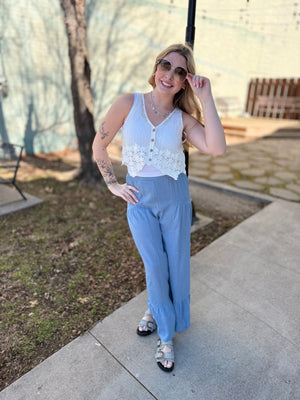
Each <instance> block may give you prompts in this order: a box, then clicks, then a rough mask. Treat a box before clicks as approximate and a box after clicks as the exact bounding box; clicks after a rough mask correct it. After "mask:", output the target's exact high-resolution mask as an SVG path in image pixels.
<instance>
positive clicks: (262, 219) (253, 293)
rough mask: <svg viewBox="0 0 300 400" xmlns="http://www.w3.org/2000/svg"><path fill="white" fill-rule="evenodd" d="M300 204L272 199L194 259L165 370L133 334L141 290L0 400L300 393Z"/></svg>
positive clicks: (238, 398)
mask: <svg viewBox="0 0 300 400" xmlns="http://www.w3.org/2000/svg"><path fill="white" fill-rule="evenodd" d="M299 243H300V204H297V203H293V202H288V201H284V200H276V201H275V202H274V203H271V204H269V205H267V206H266V207H265V208H264V209H262V210H261V211H259V212H258V213H256V214H255V215H253V216H252V217H250V218H248V219H247V220H245V221H244V222H242V223H241V224H239V225H238V226H237V227H235V228H234V229H232V230H231V231H230V232H227V233H226V234H225V235H223V236H221V237H220V238H219V239H217V240H216V241H214V242H213V243H212V244H211V245H209V246H208V247H206V248H205V249H204V250H202V251H201V252H199V253H198V254H197V255H196V256H194V257H192V260H191V261H192V268H191V276H192V279H191V282H192V287H191V294H192V296H191V317H192V326H191V328H190V329H188V330H187V331H185V332H182V333H180V334H177V336H176V338H175V351H176V365H175V368H174V371H173V372H172V373H171V374H166V373H164V372H162V371H161V370H160V369H159V368H158V367H157V366H156V364H155V360H154V353H155V346H156V339H157V336H156V334H154V335H152V336H150V337H147V338H141V337H138V336H137V335H136V333H135V329H136V325H137V323H138V319H139V316H141V315H142V314H143V312H144V309H145V307H146V292H143V293H141V294H140V295H139V296H137V297H136V298H134V299H133V300H131V301H130V302H128V303H127V304H126V305H125V306H124V307H121V308H120V309H118V310H117V311H116V312H114V313H113V314H111V315H110V316H109V317H107V318H105V319H104V320H103V321H102V322H99V323H98V324H97V325H96V326H95V327H94V328H92V329H91V330H90V331H89V332H87V333H86V334H85V335H83V336H81V337H79V338H77V339H76V340H74V341H72V342H71V343H70V344H68V345H67V346H65V347H64V348H63V349H61V350H60V351H58V352H57V353H55V354H54V355H53V356H51V357H50V358H48V359H47V360H45V361H44V362H43V363H41V364H40V365H39V366H38V367H36V368H34V369H33V370H32V371H30V372H29V373H27V374H26V375H24V376H23V377H22V378H20V379H19V380H17V381H16V382H15V383H13V384H12V385H10V386H9V387H8V388H6V389H5V390H4V391H2V392H1V393H0V400H37V399H43V400H119V399H122V400H132V399H135V400H145V399H149V400H150V399H161V400H163V399H164V400H171V399H172V400H174V399H178V400H179V399H184V400H190V399H191V400H192V399H197V400H298V399H300V380H299V376H300V351H299V349H300V314H299V296H300V264H299Z"/></svg>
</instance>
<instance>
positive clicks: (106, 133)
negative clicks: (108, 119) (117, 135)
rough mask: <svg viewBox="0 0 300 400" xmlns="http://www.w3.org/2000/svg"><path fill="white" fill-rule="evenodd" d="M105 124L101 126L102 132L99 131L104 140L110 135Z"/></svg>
mask: <svg viewBox="0 0 300 400" xmlns="http://www.w3.org/2000/svg"><path fill="white" fill-rule="evenodd" d="M104 124H105V121H103V122H102V124H101V126H100V130H99V132H100V135H101V139H102V140H103V139H105V138H106V137H107V136H108V135H109V132H108V131H106V132H105V129H104Z"/></svg>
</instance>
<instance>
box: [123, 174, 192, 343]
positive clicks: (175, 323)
mask: <svg viewBox="0 0 300 400" xmlns="http://www.w3.org/2000/svg"><path fill="white" fill-rule="evenodd" d="M126 181H127V184H128V185H132V186H134V187H136V188H137V189H138V190H139V193H137V197H138V199H139V201H138V203H136V204H135V205H133V204H128V208H127V218H128V223H129V227H130V229H131V232H132V236H133V238H134V241H135V244H136V246H137V249H138V251H139V253H140V255H141V257H142V260H143V262H144V266H145V271H146V283H147V291H148V307H149V309H150V310H151V312H152V314H153V316H154V318H155V321H156V323H157V326H158V335H159V337H160V338H161V339H162V340H163V341H168V340H171V339H173V337H174V334H175V332H180V331H182V330H184V329H187V328H188V327H189V326H190V229H191V219H192V207H191V199H190V194H189V188H188V180H187V177H186V175H185V174H180V175H179V177H178V179H177V180H175V179H173V178H171V177H169V176H167V175H164V176H159V177H149V178H148V177H134V178H133V177H131V176H130V175H127V179H126Z"/></svg>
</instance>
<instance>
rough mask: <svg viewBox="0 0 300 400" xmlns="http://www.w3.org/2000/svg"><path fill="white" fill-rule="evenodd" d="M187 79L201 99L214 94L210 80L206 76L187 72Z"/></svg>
mask: <svg viewBox="0 0 300 400" xmlns="http://www.w3.org/2000/svg"><path fill="white" fill-rule="evenodd" d="M186 79H187V81H188V83H189V85H190V87H191V88H192V90H193V92H194V93H195V95H196V96H197V97H198V98H199V100H200V101H201V100H204V99H206V98H208V97H211V96H212V93H211V85H210V81H209V79H208V78H206V77H205V76H199V75H192V74H187V77H186Z"/></svg>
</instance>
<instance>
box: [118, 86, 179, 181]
mask: <svg viewBox="0 0 300 400" xmlns="http://www.w3.org/2000/svg"><path fill="white" fill-rule="evenodd" d="M182 130H183V123H182V111H181V110H179V109H178V108H175V109H174V111H173V112H172V113H171V114H169V115H168V116H167V117H166V118H165V119H164V120H163V121H162V122H161V123H160V124H159V125H157V126H154V125H153V124H152V123H151V122H150V121H149V118H148V116H147V113H146V109H145V102H144V95H143V94H142V93H135V94H134V102H133V105H132V107H131V110H130V112H129V114H128V116H127V118H126V120H125V122H124V124H123V127H122V132H123V140H122V142H123V150H122V164H124V165H127V169H128V173H129V175H131V176H133V177H134V176H136V175H137V173H138V172H139V171H141V170H142V168H143V167H144V165H150V166H153V167H155V168H157V169H159V170H160V171H161V172H162V173H163V174H164V175H169V176H171V177H172V178H174V179H177V178H178V175H179V174H181V173H184V174H185V157H184V153H183V146H182Z"/></svg>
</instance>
